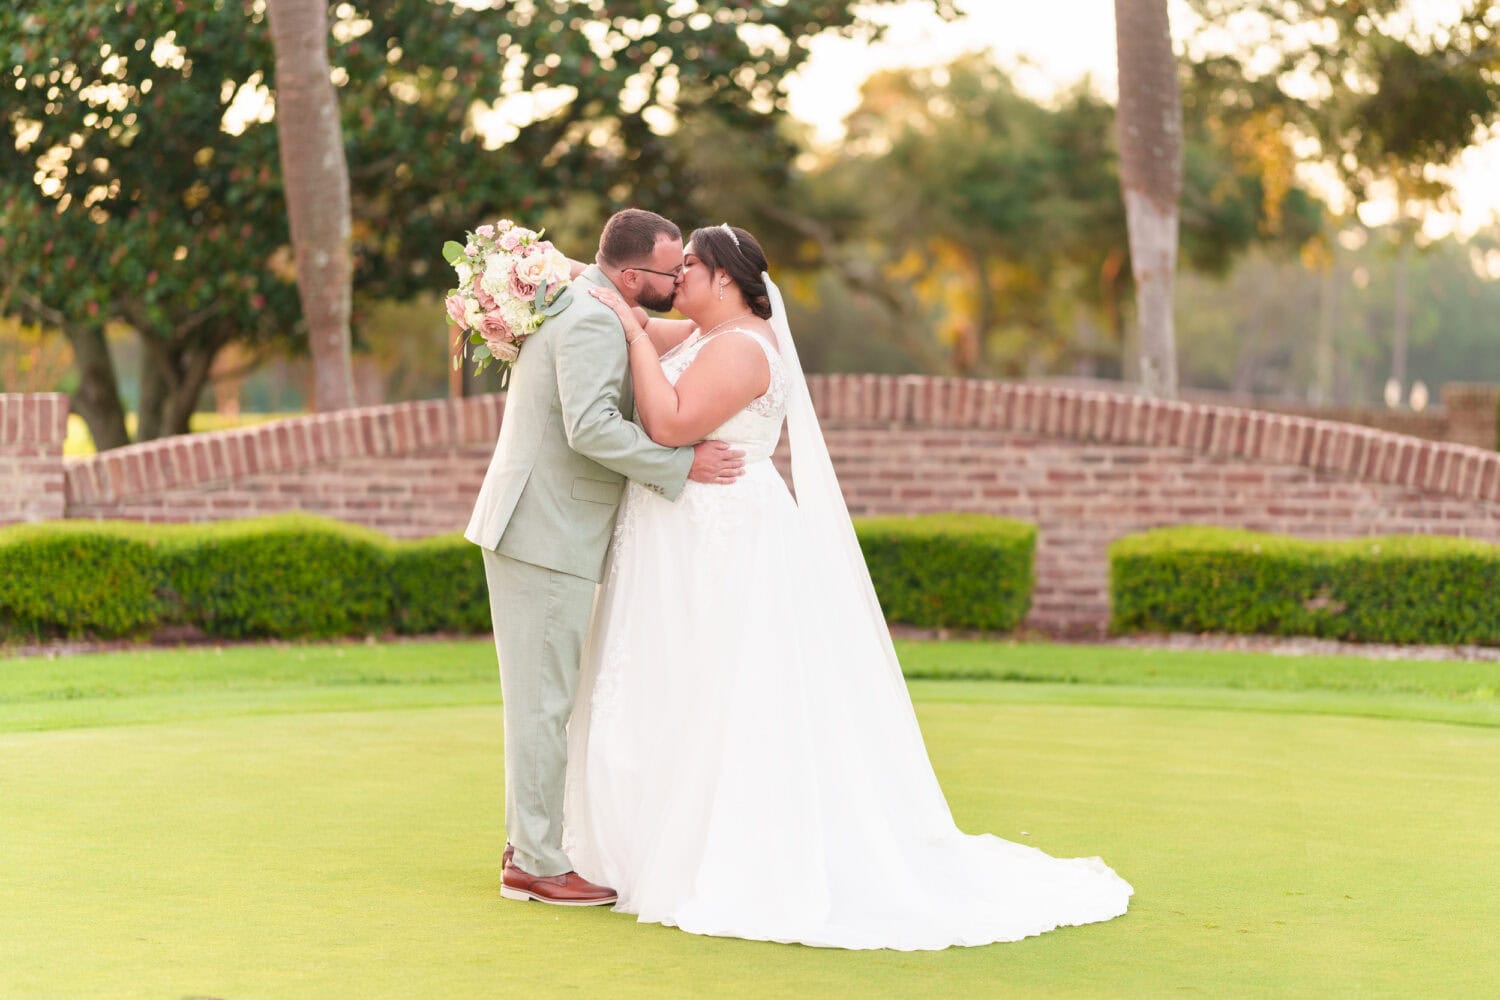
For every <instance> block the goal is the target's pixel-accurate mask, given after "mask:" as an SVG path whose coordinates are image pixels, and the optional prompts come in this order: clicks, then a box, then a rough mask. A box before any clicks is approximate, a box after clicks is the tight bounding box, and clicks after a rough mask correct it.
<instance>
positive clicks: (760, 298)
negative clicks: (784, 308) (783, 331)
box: [689, 226, 771, 319]
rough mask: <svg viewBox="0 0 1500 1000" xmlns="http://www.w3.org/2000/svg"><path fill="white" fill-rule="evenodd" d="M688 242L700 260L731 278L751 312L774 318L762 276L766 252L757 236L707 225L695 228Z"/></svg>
mask: <svg viewBox="0 0 1500 1000" xmlns="http://www.w3.org/2000/svg"><path fill="white" fill-rule="evenodd" d="M731 232H732V233H733V234H734V235H732V236H731V235H730V233H731ZM736 241H738V242H736ZM689 242H691V243H692V244H693V253H695V254H696V255H697V256H698V259H699V260H701V261H702V262H703V263H704V264H706V265H707V266H708V267H710V268H713V269H714V270H718V271H723V272H724V273H725V274H727V275H729V280H730V281H732V282H734V284H735V287H736V288H738V289H739V290H740V294H741V295H743V296H744V297H745V304H746V305H748V306H749V307H750V311H751V312H752V313H754V314H755V315H757V316H759V317H760V318H761V319H770V318H771V298H770V296H769V295H768V294H767V293H766V283H765V280H764V279H763V278H762V277H761V275H762V274H764V273H765V272H766V253H765V251H764V250H762V249H761V248H760V243H758V242H757V241H756V239H755V237H754V236H751V235H750V233H749V232H748V231H746V230H744V229H741V228H740V227H739V226H732V227H730V226H705V227H704V228H702V229H694V230H693V235H692V237H691V239H690V240H689Z"/></svg>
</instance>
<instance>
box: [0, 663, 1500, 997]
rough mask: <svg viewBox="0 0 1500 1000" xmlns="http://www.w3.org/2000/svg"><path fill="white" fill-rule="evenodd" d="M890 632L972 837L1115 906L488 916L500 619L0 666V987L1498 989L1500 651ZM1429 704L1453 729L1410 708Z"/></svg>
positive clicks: (1320, 992)
mask: <svg viewBox="0 0 1500 1000" xmlns="http://www.w3.org/2000/svg"><path fill="white" fill-rule="evenodd" d="M902 652H903V659H904V662H905V663H906V665H907V669H908V671H909V672H910V673H912V674H914V675H917V677H916V678H915V679H913V680H912V682H911V686H912V690H913V694H914V697H915V699H916V703H917V708H918V714H919V716H920V718H921V721H922V725H923V730H924V732H925V733H926V736H927V741H928V747H929V751H930V752H931V755H932V758H933V761H934V765H935V767H936V768H937V771H938V774H939V777H940V778H941V779H942V781H943V786H944V789H945V791H946V792H947V795H948V797H949V801H950V803H951V804H952V806H953V809H954V813H955V816H956V818H957V819H958V821H959V823H960V825H961V826H963V827H964V828H965V829H969V830H975V831H978V830H987V831H990V832H994V833H996V834H998V835H1000V836H1003V837H1007V838H1010V839H1014V840H1018V841H1022V842H1024V843H1029V844H1033V845H1035V846H1038V847H1041V848H1043V849H1045V850H1048V851H1050V852H1052V853H1054V854H1060V855H1072V854H1094V853H1099V854H1102V855H1103V856H1104V857H1105V858H1106V859H1107V860H1108V861H1109V862H1110V863H1111V864H1112V865H1114V866H1115V867H1116V868H1117V870H1119V871H1120V872H1121V873H1122V874H1123V875H1125V877H1126V878H1128V879H1130V880H1131V882H1132V883H1133V884H1134V885H1135V887H1136V892H1137V894H1136V897H1135V899H1134V901H1133V904H1132V907H1131V912H1130V913H1129V914H1128V915H1126V916H1125V917H1124V918H1121V919H1119V920H1116V921H1112V922H1109V923H1106V924H1100V925H1095V926H1091V927H1084V928H1071V929H1065V930H1062V931H1057V932H1054V933H1051V934H1047V935H1043V936H1042V937H1039V938H1033V939H1029V940H1027V941H1024V942H1019V943H1016V944H1008V945H997V946H992V947H988V948H978V949H952V950H949V951H945V952H940V953H934V954H900V953H885V952H877V953H847V952H837V951H822V950H816V949H807V948H798V947H784V946H777V945H766V944H758V943H751V942H742V941H729V940H718V939H708V938H697V937H693V936H690V935H686V934H682V933H680V932H677V931H673V930H669V929H663V928H659V927H652V926H641V925H637V924H635V923H634V922H633V920H632V919H631V918H629V917H628V916H625V915H621V914H615V913H610V912H608V911H604V912H599V911H561V912H560V911H558V910H555V909H553V908H548V907H542V906H539V905H519V904H507V903H502V902H501V901H500V900H499V899H498V894H497V892H496V884H495V883H496V878H497V870H496V868H497V858H498V854H499V848H500V845H501V844H502V842H503V830H502V828H501V802H502V796H503V789H502V787H501V783H500V775H501V731H500V711H499V706H498V703H497V698H498V684H496V683H495V680H494V653H493V649H492V647H491V646H490V645H489V644H488V643H487V642H459V643H401V644H383V645H357V644H350V645H326V646H280V647H271V646H246V647H236V648H227V649H224V650H222V651H216V650H213V649H194V650H185V651H180V652H176V651H171V652H169V651H160V650H143V651H139V652H130V653H122V654H100V655H91V656H85V657H73V658H64V659H57V660H45V659H11V660H0V885H4V887H5V889H4V893H5V896H4V898H5V905H4V906H0V995H4V996H16V997H31V996H38V997H48V996H106V995H107V996H111V997H131V996H143V997H145V996H150V997H161V996H178V997H182V996H222V997H257V996H263V997H288V998H291V997H329V996H338V997H405V996H433V997H471V996H496V995H501V994H502V993H503V994H506V995H521V994H522V993H525V994H530V995H535V996H555V995H564V994H570V995H583V996H591V995H605V994H607V995H609V996H611V997H617V996H618V997H625V996H651V997H675V996H684V997H688V996H691V997H698V996H703V997H716V996H735V997H778V996H788V997H791V996H796V997H803V996H838V997H843V996H860V997H866V996H868V997H885V996H890V997H897V996H901V997H906V996H913V997H919V996H920V997H925V996H995V997H1006V996H1015V997H1052V996H1057V997H1068V996H1080V997H1092V996H1109V997H1117V996H1118V997H1159V996H1177V995H1180V996H1215V997H1218V996H1223V997H1304V996H1305V997H1342V996H1350V997H1354V996H1358V997H1377V996H1390V997H1398V996H1400V997H1409V996H1422V997H1450V996H1451V997H1464V996H1476V995H1483V994H1484V993H1485V992H1486V991H1487V990H1489V989H1490V988H1491V986H1492V985H1493V983H1494V982H1495V981H1497V979H1500V959H1497V957H1496V954H1495V950H1494V948H1493V945H1492V940H1491V939H1492V934H1493V929H1494V928H1495V927H1496V926H1500V899H1497V896H1496V894H1495V893H1494V892H1493V889H1492V888H1491V886H1492V885H1493V859H1494V858H1495V857H1497V856H1500V794H1497V793H1500V712H1497V710H1496V696H1495V693H1494V688H1495V686H1496V684H1497V682H1500V665H1495V664H1488V665H1486V664H1465V663H1434V662H1424V663H1411V662H1370V661H1364V660H1357V659H1353V658H1316V659H1314V658H1308V659H1301V658H1297V659H1283V658H1278V657H1272V656H1264V655H1257V654H1229V653H1188V652H1180V651H1173V652H1170V653H1169V652H1154V651H1147V650H1139V649H1117V648H1097V647H1067V646H1045V645H1011V644H1003V643H984V644H980V643H975V644H968V643H912V644H904V645H903V648H902ZM943 678H955V679H943ZM984 678H992V679H984ZM1448 714H1453V715H1454V716H1455V717H1456V718H1458V719H1459V721H1463V722H1465V723H1466V724H1465V725H1461V726H1455V725H1447V724H1441V723H1434V722H1429V721H1422V720H1427V719H1431V718H1434V717H1444V716H1445V715H1448ZM1359 715H1374V716H1379V717H1374V718H1359V717H1356V716H1359ZM746 863H748V864H764V865H774V859H767V858H748V859H746ZM518 991H519V992H518Z"/></svg>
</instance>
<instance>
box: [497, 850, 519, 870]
mask: <svg viewBox="0 0 1500 1000" xmlns="http://www.w3.org/2000/svg"><path fill="white" fill-rule="evenodd" d="M515 856H516V849H515V848H514V847H511V846H510V844H509V843H507V844H506V845H505V853H504V854H502V855H501V856H500V870H501V871H502V872H503V871H505V869H507V868H509V867H510V859H511V858H513V857H515Z"/></svg>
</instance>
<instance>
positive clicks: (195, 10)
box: [0, 0, 951, 443]
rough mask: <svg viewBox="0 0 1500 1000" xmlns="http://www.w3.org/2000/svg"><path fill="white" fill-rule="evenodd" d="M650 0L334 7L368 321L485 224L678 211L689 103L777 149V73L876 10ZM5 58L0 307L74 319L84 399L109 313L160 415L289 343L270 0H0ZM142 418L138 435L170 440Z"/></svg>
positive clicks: (433, 272)
mask: <svg viewBox="0 0 1500 1000" xmlns="http://www.w3.org/2000/svg"><path fill="white" fill-rule="evenodd" d="M888 2H891V0H877V4H878V3H888ZM928 2H929V3H930V4H931V5H932V6H933V7H935V8H937V9H938V10H939V11H942V12H945V13H950V14H951V3H949V2H948V0H928ZM659 6H660V5H657V4H640V3H610V4H600V3H594V4H587V5H583V4H578V3H576V2H574V0H535V2H528V3H525V4H511V3H504V4H495V5H489V6H483V7H480V6H476V5H472V4H464V5H458V4H451V3H434V2H432V0H384V2H378V3H377V2H373V0H353V2H348V3H345V2H339V3H330V4H329V7H330V11H329V21H330V23H331V25H332V38H331V39H330V40H329V44H330V52H329V60H330V62H331V64H332V67H333V75H334V80H335V83H336V85H337V86H338V90H339V94H338V100H339V113H340V116H341V118H342V121H343V132H344V137H345V142H346V148H347V157H348V162H349V174H350V198H351V213H352V232H351V237H352V238H351V249H352V252H353V255H354V263H355V274H354V284H355V288H356V290H357V294H358V296H359V299H360V302H361V309H362V308H363V305H362V304H363V303H365V302H368V301H369V300H371V299H374V298H396V299H404V298H407V297H409V296H411V295H412V294H414V293H416V292H418V291H422V290H426V291H430V292H437V291H440V290H441V289H442V288H443V287H444V284H445V278H444V276H443V274H442V272H443V271H445V270H446V269H445V268H442V267H441V266H434V265H436V264H438V261H437V256H438V254H439V251H440V248H441V246H442V243H443V240H444V239H447V238H451V237H452V236H454V235H455V234H457V233H461V232H463V231H464V230H465V229H466V228H471V227H472V226H473V225H474V224H475V223H476V222H477V221H479V220H481V219H483V218H485V217H487V216H489V217H493V216H494V215H497V214H509V215H516V216H518V217H520V218H522V219H525V220H526V221H528V222H530V223H532V224H534V225H542V224H546V223H548V222H549V221H550V218H549V216H550V215H551V214H553V213H554V212H556V211H559V210H561V209H562V208H564V207H565V206H567V205H568V204H569V203H570V202H571V201H573V200H575V199H578V200H590V199H595V200H598V201H599V202H600V203H602V204H603V205H606V206H617V205H621V204H627V203H630V204H633V203H641V204H649V205H651V206H652V207H654V208H657V209H659V210H662V211H666V212H672V211H674V210H675V209H676V208H678V207H680V206H681V205H683V204H684V199H685V198H686V195H687V193H688V192H690V191H691V190H692V188H693V187H694V185H695V183H696V182H695V179H694V178H693V177H692V176H691V172H690V171H689V170H688V169H687V168H685V167H684V165H683V164H682V163H681V162H680V160H679V159H678V158H677V157H676V156H675V155H674V153H673V152H672V148H671V146H670V144H669V143H668V141H667V140H666V139H665V138H664V136H663V135H661V134H660V132H661V127H662V121H663V120H668V121H669V120H671V119H673V118H674V117H676V116H678V115H689V114H693V113H697V112H699V111H702V112H704V113H707V114H710V115H713V116H715V117H717V118H720V119H722V120H724V121H726V122H728V123H729V124H730V125H731V126H732V127H733V128H734V130H735V131H736V133H737V134H738V135H739V136H740V138H741V140H742V141H745V142H748V143H750V144H754V143H756V142H757V141H760V142H763V143H771V144H774V143H775V132H774V126H775V124H776V122H777V121H778V120H779V119H780V118H781V117H782V115H783V113H784V107H783V106H784V103H785V102H784V101H779V100H777V99H776V91H777V88H778V86H779V84H780V82H781V80H782V78H783V77H784V76H785V75H787V74H789V73H791V72H792V71H794V70H795V69H797V67H798V66H800V65H801V63H802V62H803V60H804V59H805V58H806V57H807V54H808V47H809V44H810V42H811V40H812V38H813V37H814V36H815V35H818V34H821V33H823V32H825V31H833V32H844V33H849V32H852V31H855V30H862V29H865V28H868V27H870V24H869V22H867V21H865V20H864V18H863V15H862V14H861V13H859V12H858V11H856V10H855V7H856V6H858V7H859V8H861V9H862V10H863V11H865V13H869V12H870V8H872V7H874V6H876V4H859V5H856V4H853V3H851V2H850V0H788V2H784V3H778V4H774V5H773V4H750V3H745V2H743V0H703V2H701V3H695V4H692V5H688V6H687V7H686V8H684V9H681V10H679V11H678V12H676V13H674V14H663V13H662V11H660V10H658V9H657V8H658V7H659ZM0 70H3V79H4V86H5V95H6V96H5V100H4V101H3V102H0V131H3V133H4V135H5V136H6V142H7V143H9V144H11V145H13V146H14V147H15V148H14V150H13V151H8V153H7V155H6V156H4V157H0V303H3V305H4V308H5V309H6V310H7V311H13V312H18V313H19V314H20V315H21V316H22V317H23V318H25V319H27V320H28V321H35V320H40V321H44V322H47V323H49V324H52V325H55V326H58V327H60V328H62V329H63V330H64V332H65V333H67V335H68V337H69V339H70V340H72V341H73V343H74V345H75V348H76V349H77V350H78V351H79V354H80V373H81V376H82V379H83V382H84V385H83V386H82V387H81V391H80V394H79V399H80V408H81V403H82V402H83V401H88V402H89V403H90V404H91V405H94V406H96V407H98V408H99V409H101V410H116V411H117V410H118V409H119V404H118V400H115V401H114V402H113V403H110V402H108V400H107V397H108V396H110V395H112V394H113V389H114V385H113V383H114V381H115V379H116V376H115V373H114V371H113V369H112V366H111V365H110V363H109V360H108V357H107V356H105V355H101V354H100V352H99V350H98V349H97V346H98V345H97V341H98V340H99V337H98V334H99V331H100V330H102V328H103V325H104V324H105V323H106V322H108V321H111V320H117V321H120V322H123V323H125V324H128V325H129V326H130V327H131V328H132V329H133V330H134V331H135V332H136V334H137V335H139V336H140V337H141V338H142V340H143V341H144V343H145V345H146V348H147V353H148V357H149V359H150V364H149V365H148V366H146V374H147V379H146V385H145V386H143V393H142V395H143V397H151V398H152V399H156V398H157V396H170V395H173V394H174V393H175V394H177V395H179V396H180V395H181V394H183V393H186V394H187V395H189V396H191V397H192V398H190V399H187V400H186V401H185V402H184V401H183V400H182V399H180V398H179V399H176V400H173V404H174V406H173V409H174V410H175V411H178V412H177V415H176V417H174V421H175V422H177V423H181V422H183V421H185V419H186V414H187V413H190V412H191V411H192V406H191V402H192V401H193V399H195V398H196V395H197V392H198V391H199V388H200V387H201V384H202V379H203V376H204V375H205V373H206V372H207V371H208V367H209V365H211V363H212V359H213V356H214V354H215V353H216V352H217V351H218V350H219V349H221V348H222V347H223V346H224V345H225V344H226V343H229V342H231V341H233V342H240V343H253V342H256V341H278V340H286V339H289V338H290V339H291V340H292V341H293V343H297V344H300V343H302V339H301V338H302V334H301V333H300V332H299V330H298V328H299V326H300V321H301V315H300V308H299V306H298V300H297V295H296V288H295V285H294V274H293V272H292V268H291V264H292V261H291V257H290V250H289V247H288V243H289V236H288V223H287V218H286V212H285V206H284V201H283V197H282V186H281V171H280V165H279V162H278V143H277V136H276V129H275V124H274V120H273V114H274V112H273V108H274V103H267V101H266V100H265V99H266V98H267V97H272V96H273V95H274V90H275V86H276V80H275V73H274V59H273V55H272V48H271V41H270V32H269V28H268V25H267V23H266V9H265V5H264V4H262V3H251V2H248V0H220V2H213V3H196V2H195V3H184V2H181V0H35V2H28V3H25V4H3V5H0ZM642 84H644V87H645V89H644V93H642V92H641V85H642ZM528 96H535V97H536V99H537V103H536V108H535V114H536V116H537V117H536V118H535V120H530V121H528V120H525V119H524V118H523V119H522V121H521V122H520V123H517V124H514V125H512V124H508V123H500V124H499V127H498V129H497V130H493V131H488V132H487V130H486V127H485V126H484V124H483V116H484V115H485V114H487V113H488V112H490V111H492V110H493V109H495V108H496V107H498V106H500V105H502V104H504V105H507V106H509V107H510V108H514V107H515V106H516V104H517V101H519V103H520V104H521V105H522V106H523V107H529V106H530V102H529V101H528V100H527V98H528ZM523 113H524V112H523ZM790 159H791V157H790V156H786V157H783V161H786V162H789V161H790ZM585 249H586V248H585ZM580 252H584V251H583V250H581V251H580ZM7 298H8V299H9V301H8V302H6V301H5V300H6V299H7ZM357 322H358V316H356V325H357ZM89 346H92V347H94V348H95V349H93V350H88V351H85V347H89ZM105 383H108V387H109V391H108V392H106V391H105V389H104V384H105ZM163 405H165V403H163ZM184 405H185V407H186V408H185V409H184V408H183V407H184ZM142 416H143V419H142V431H143V435H142V436H144V437H149V436H152V433H151V432H152V431H153V430H157V431H158V432H159V430H160V429H165V430H166V431H167V432H171V431H172V430H176V429H185V426H183V427H166V428H160V429H159V428H158V427H157V415H156V414H154V413H147V412H145V408H143V414H142ZM179 418H180V419H179ZM89 419H90V423H91V424H93V423H95V421H96V419H97V415H90V417H89ZM115 422H116V423H118V420H116V421H115ZM97 430H98V428H96V435H95V436H96V438H100V435H99V434H98V433H97ZM120 433H121V435H123V431H121V432H120ZM101 440H108V438H101ZM112 443H118V442H112Z"/></svg>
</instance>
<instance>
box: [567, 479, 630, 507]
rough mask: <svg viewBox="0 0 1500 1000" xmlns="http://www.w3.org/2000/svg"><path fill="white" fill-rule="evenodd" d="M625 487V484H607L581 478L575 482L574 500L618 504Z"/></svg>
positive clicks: (597, 480) (601, 481)
mask: <svg viewBox="0 0 1500 1000" xmlns="http://www.w3.org/2000/svg"><path fill="white" fill-rule="evenodd" d="M624 485H625V484H624V483H606V482H604V481H603V480H599V479H584V478H583V477H582V476H579V477H578V478H577V479H575V480H573V499H574V500H587V501H588V502H589V503H603V504H611V505H613V504H618V503H619V502H620V492H621V490H622V489H623V488H624Z"/></svg>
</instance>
